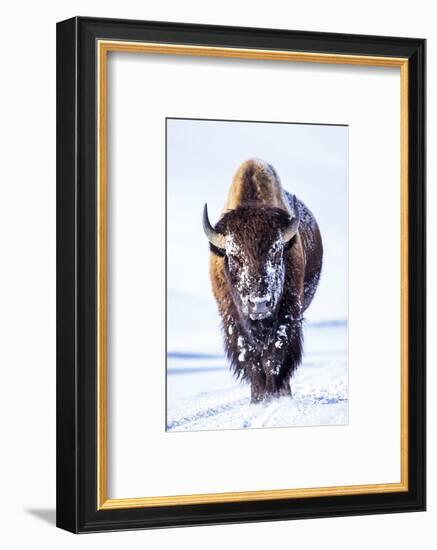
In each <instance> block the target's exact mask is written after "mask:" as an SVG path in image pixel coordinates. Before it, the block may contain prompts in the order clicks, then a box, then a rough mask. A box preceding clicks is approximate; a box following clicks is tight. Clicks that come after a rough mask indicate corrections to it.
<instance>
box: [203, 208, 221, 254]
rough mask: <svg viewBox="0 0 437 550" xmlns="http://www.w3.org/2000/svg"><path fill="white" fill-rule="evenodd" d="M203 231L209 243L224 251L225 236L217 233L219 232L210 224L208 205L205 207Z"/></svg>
mask: <svg viewBox="0 0 437 550" xmlns="http://www.w3.org/2000/svg"><path fill="white" fill-rule="evenodd" d="M203 230H204V231H205V235H206V236H207V237H208V241H209V242H210V243H211V244H213V245H214V246H216V247H217V248H221V249H222V250H223V249H224V248H225V246H226V243H225V236H224V235H222V234H221V233H217V231H215V230H214V228H213V227H212V225H211V224H210V223H209V218H208V206H207V205H206V203H205V206H204V207H203Z"/></svg>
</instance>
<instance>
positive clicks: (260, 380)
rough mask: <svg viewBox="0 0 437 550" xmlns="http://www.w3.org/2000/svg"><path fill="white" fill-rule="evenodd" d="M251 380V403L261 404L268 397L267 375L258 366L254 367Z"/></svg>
mask: <svg viewBox="0 0 437 550" xmlns="http://www.w3.org/2000/svg"><path fill="white" fill-rule="evenodd" d="M249 378H250V394H251V403H259V402H260V401H263V400H264V399H265V397H266V375H265V373H264V372H263V370H262V369H261V368H260V367H259V366H258V365H254V366H253V367H252V368H251V370H250V375H249Z"/></svg>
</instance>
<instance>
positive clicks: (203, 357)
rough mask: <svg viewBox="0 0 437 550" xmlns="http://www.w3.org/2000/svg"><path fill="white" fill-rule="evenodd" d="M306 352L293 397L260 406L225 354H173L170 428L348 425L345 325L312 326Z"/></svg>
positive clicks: (170, 360)
mask: <svg viewBox="0 0 437 550" xmlns="http://www.w3.org/2000/svg"><path fill="white" fill-rule="evenodd" d="M305 350H306V351H305V357H304V361H303V365H302V366H301V367H300V368H299V370H298V371H297V372H296V373H295V375H294V377H293V379H292V384H291V387H292V392H293V397H292V398H289V397H282V398H280V399H274V400H272V401H271V402H269V403H267V404H263V403H261V404H256V405H253V404H251V403H250V388H249V386H248V385H247V384H244V383H240V382H237V381H236V380H235V379H234V377H233V376H232V374H231V373H230V372H229V369H228V367H227V365H226V360H225V358H224V357H223V356H221V355H220V354H218V353H217V355H212V354H207V353H199V352H197V351H196V352H193V353H191V352H188V351H183V352H181V351H174V352H169V353H168V358H167V430H168V431H192V430H215V429H242V428H267V427H269V428H270V427H285V426H316V425H339V424H347V423H348V370H347V369H348V367H347V328H346V324H345V323H335V322H334V323H329V322H328V323H320V324H316V325H308V326H307V327H306V328H305Z"/></svg>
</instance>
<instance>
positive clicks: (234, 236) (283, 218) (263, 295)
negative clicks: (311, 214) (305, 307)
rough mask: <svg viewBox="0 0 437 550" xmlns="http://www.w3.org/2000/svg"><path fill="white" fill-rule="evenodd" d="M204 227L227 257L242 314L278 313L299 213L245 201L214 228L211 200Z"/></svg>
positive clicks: (228, 274)
mask: <svg viewBox="0 0 437 550" xmlns="http://www.w3.org/2000/svg"><path fill="white" fill-rule="evenodd" d="M203 228H204V231H205V234H206V236H207V237H208V240H209V242H210V245H211V251H212V252H213V253H215V254H218V255H219V256H223V257H224V272H225V277H226V281H227V284H228V286H229V289H230V293H231V296H232V300H233V302H234V304H235V306H236V308H237V311H238V312H239V313H240V316H241V317H243V318H245V319H247V320H248V319H250V320H251V321H260V320H264V319H267V318H269V317H272V316H273V315H274V313H275V311H276V309H277V306H278V303H279V300H280V298H281V296H282V291H283V286H284V275H285V270H284V249H285V248H286V247H287V246H288V244H289V243H290V241H291V239H293V237H294V236H295V235H296V233H297V231H298V228H299V214H298V209H297V208H296V207H295V208H294V212H293V214H292V215H291V216H290V214H289V213H288V212H285V210H282V209H280V208H275V207H270V206H260V205H259V204H254V205H244V206H240V207H238V208H236V209H234V210H230V211H229V212H227V213H226V214H225V215H224V216H223V217H222V218H221V220H220V221H219V222H218V223H217V224H216V226H215V227H214V228H213V227H212V226H211V224H210V222H209V219H208V210H207V206H206V204H205V208H204V212H203Z"/></svg>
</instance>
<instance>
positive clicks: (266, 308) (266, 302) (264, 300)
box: [249, 296, 272, 315]
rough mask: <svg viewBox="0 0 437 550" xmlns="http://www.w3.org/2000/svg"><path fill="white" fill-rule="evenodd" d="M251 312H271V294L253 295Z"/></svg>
mask: <svg viewBox="0 0 437 550" xmlns="http://www.w3.org/2000/svg"><path fill="white" fill-rule="evenodd" d="M249 305H250V310H251V313H255V314H257V315H258V314H264V313H268V312H270V309H271V305H272V301H271V300H270V297H269V296H261V297H257V296H255V297H254V296H251V297H250V298H249Z"/></svg>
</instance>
